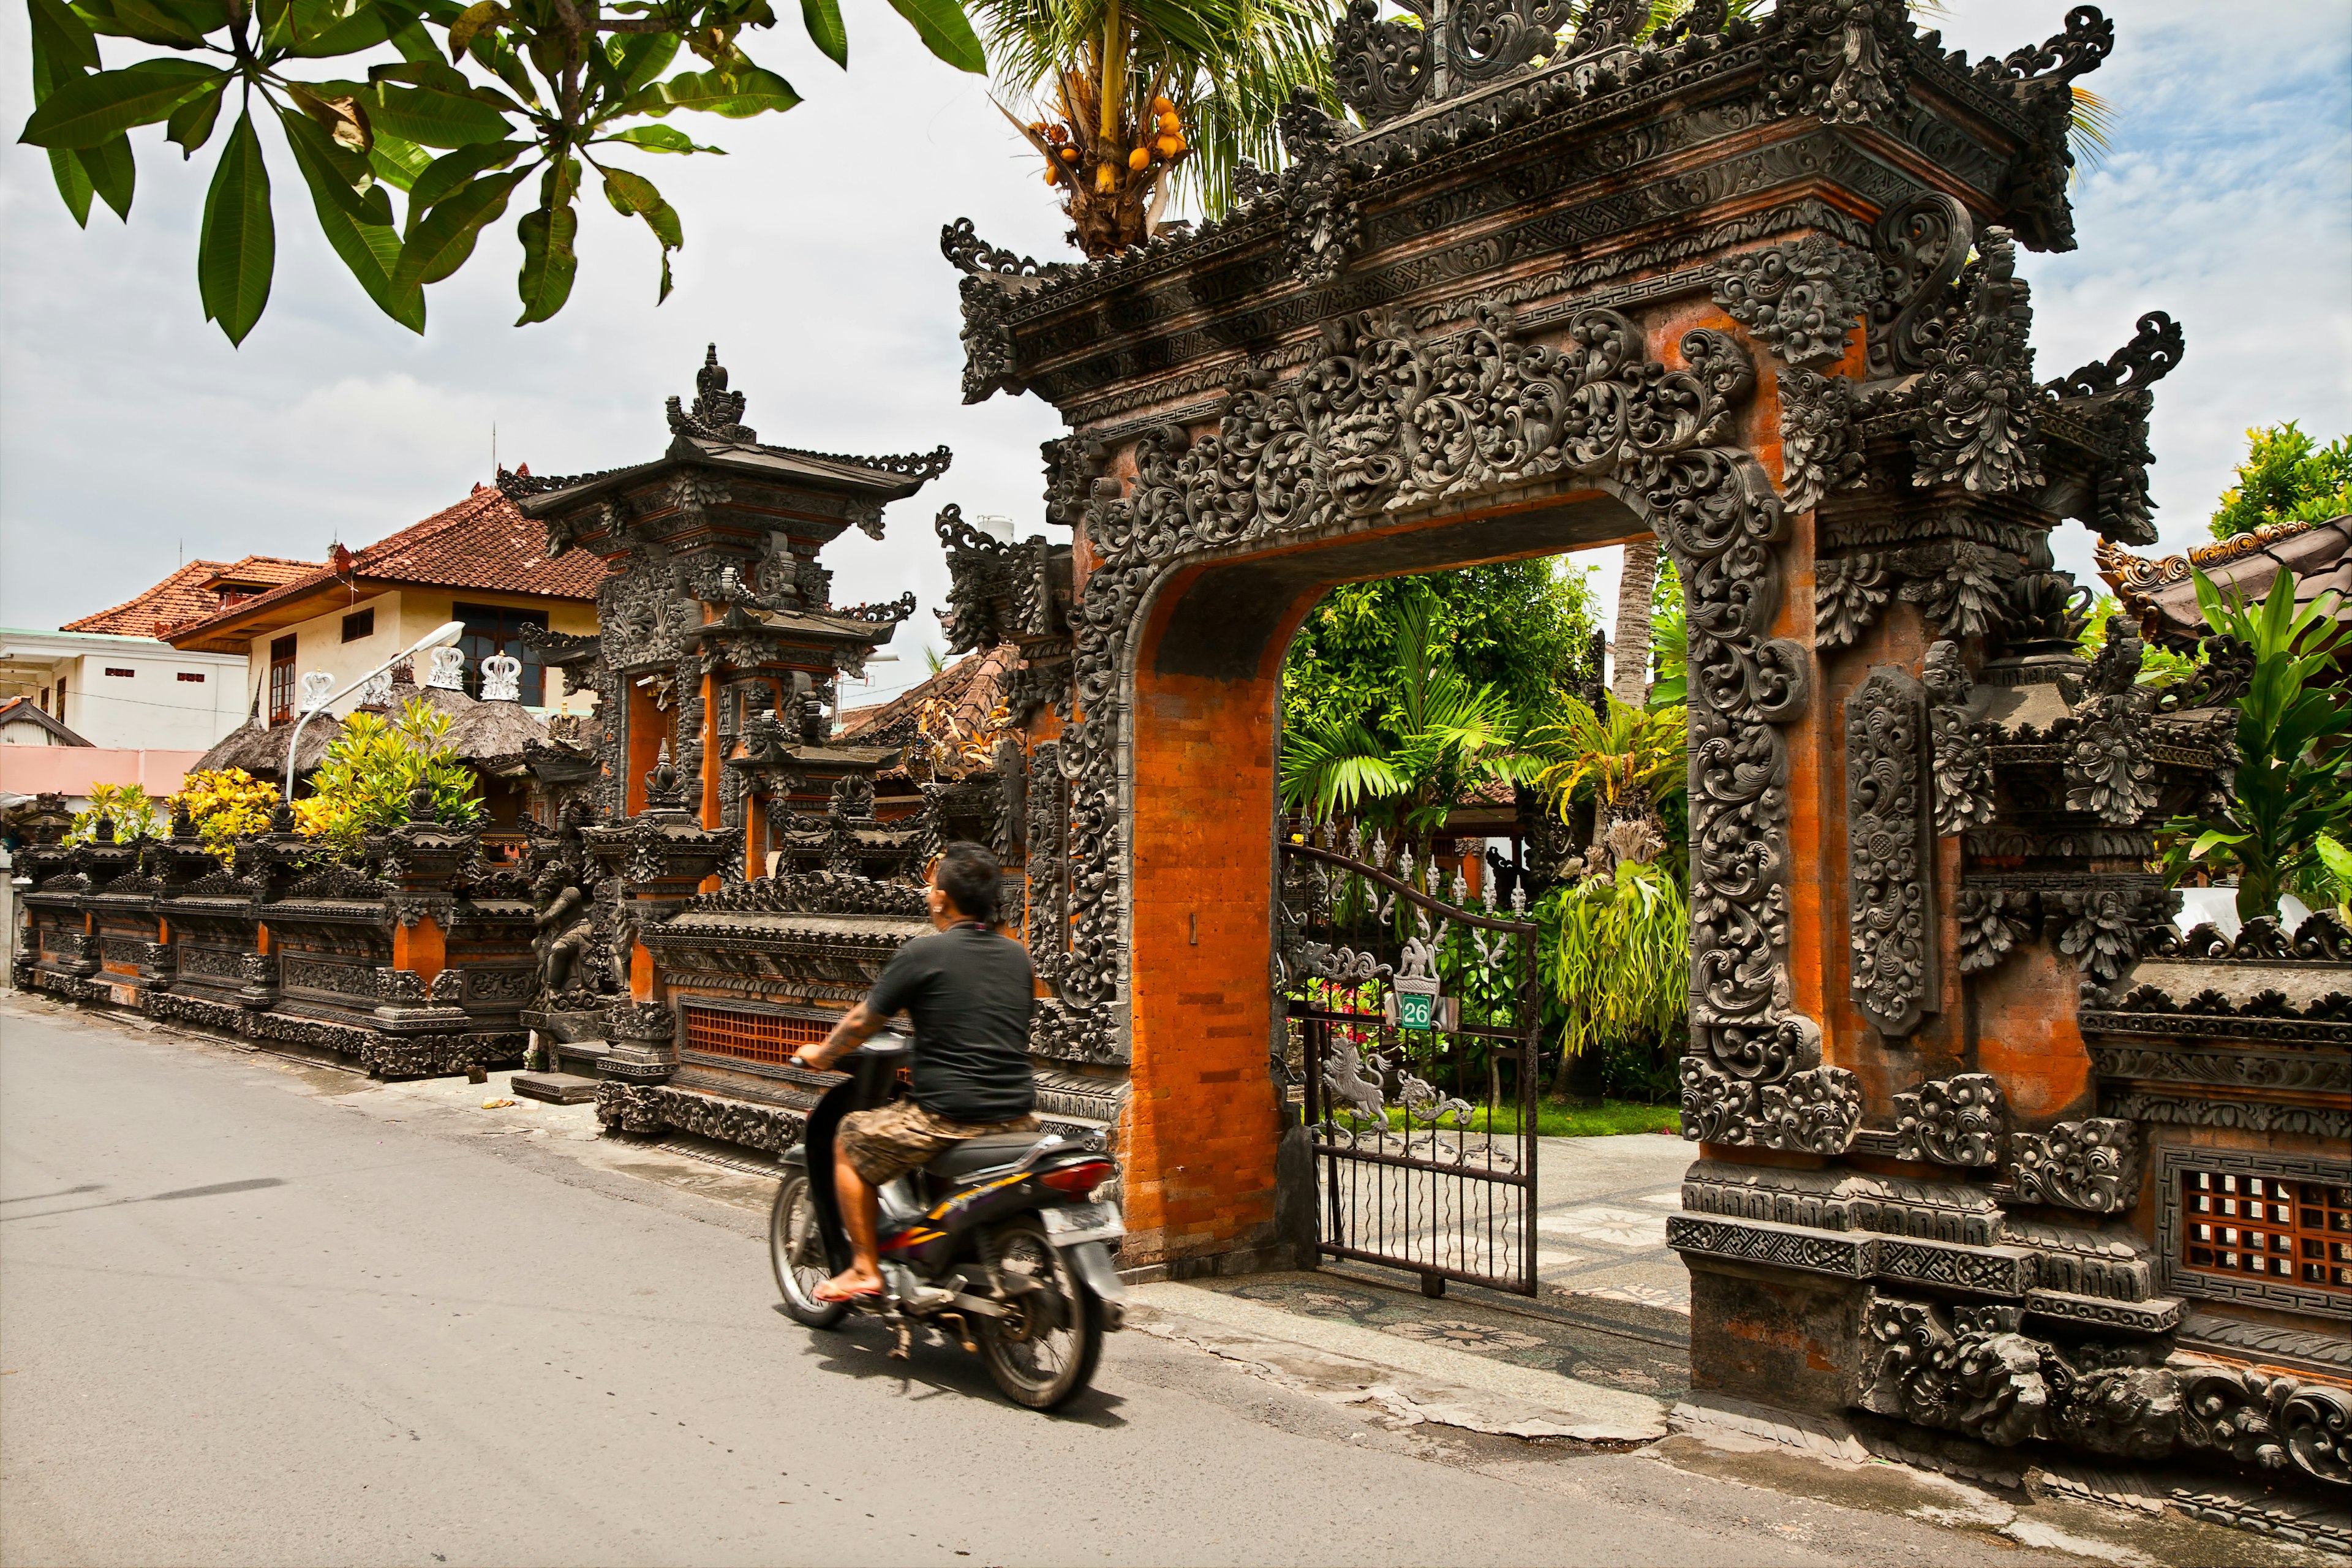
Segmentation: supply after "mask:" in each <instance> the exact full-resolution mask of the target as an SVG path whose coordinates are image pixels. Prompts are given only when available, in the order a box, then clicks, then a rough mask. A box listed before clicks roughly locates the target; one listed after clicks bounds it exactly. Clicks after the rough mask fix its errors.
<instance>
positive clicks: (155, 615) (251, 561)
mask: <svg viewBox="0 0 2352 1568" xmlns="http://www.w3.org/2000/svg"><path fill="white" fill-rule="evenodd" d="M319 564H320V563H318V562H316V561H294V560H289V559H288V558H287V557H285V556H282V555H248V556H247V557H246V558H245V559H244V560H242V561H191V562H189V563H187V564H186V565H185V566H183V567H181V568H180V569H179V570H178V571H177V572H174V573H173V574H171V575H170V576H169V577H166V578H164V579H163V581H162V582H161V583H158V584H155V585H154V586H153V587H152V588H150V589H148V590H147V591H146V592H145V593H143V594H142V595H139V596H138V597H137V598H134V599H125V600H124V601H123V602H122V603H121V604H119V605H115V606H114V608H112V609H110V610H100V611H99V613H98V614H96V615H94V616H83V617H82V618H81V619H79V620H78V621H68V622H67V623H66V624H65V625H64V626H59V627H58V630H59V631H65V632H106V633H110V634H111V635H113V636H115V637H155V636H157V635H159V633H160V630H161V628H163V627H164V626H178V625H179V624H180V623H181V622H183V621H193V620H195V619H196V618H198V617H199V616H209V615H213V614H215V613H216V612H218V611H219V610H221V609H223V608H224V607H225V606H224V605H222V604H221V597H220V592H219V589H218V588H217V587H216V586H215V584H222V583H236V584H247V583H250V584H256V585H257V586H259V587H261V588H263V589H269V588H274V587H277V586H278V585H279V584H283V583H290V582H292V581H294V580H295V579H296V578H298V577H307V576H309V575H310V574H312V573H314V572H316V571H318V570H319Z"/></svg>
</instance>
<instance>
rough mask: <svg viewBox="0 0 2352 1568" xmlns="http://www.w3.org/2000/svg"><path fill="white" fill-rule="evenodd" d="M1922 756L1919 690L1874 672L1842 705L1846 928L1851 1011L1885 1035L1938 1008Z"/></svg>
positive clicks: (1930, 830) (1930, 838) (1896, 675)
mask: <svg viewBox="0 0 2352 1568" xmlns="http://www.w3.org/2000/svg"><path fill="white" fill-rule="evenodd" d="M1928 757H1929V752H1928V735H1927V694H1926V691H1925V689H1923V688H1922V687H1921V686H1920V684H1919V682H1917V681H1916V680H1914V679H1911V677H1910V676H1909V675H1908V674H1906V673H1905V672H1904V671H1902V670H1900V669H1895V668H1881V669H1874V670H1873V671H1871V673H1870V677H1869V679H1866V680H1864V682H1863V683H1862V684H1861V685H1860V686H1858V687H1856V688H1855V689H1853V694H1852V695H1850V696H1849V697H1847V698H1846V700H1845V780H1846V783H1845V791H1846V794H1845V821H1846V868H1847V871H1846V874H1847V880H1848V882H1849V884H1850V887H1849V890H1848V893H1847V902H1846V930H1847V942H1848V945H1849V946H1850V947H1851V949H1852V952H1851V954H1850V958H1849V962H1850V963H1851V964H1852V966H1853V982H1852V990H1853V1002H1854V1005H1855V1006H1857V1007H1859V1008H1861V1009H1862V1013H1863V1016H1864V1017H1866V1018H1868V1019H1869V1020H1870V1021H1871V1022H1872V1023H1873V1024H1875V1025H1876V1026H1878V1030H1879V1033H1880V1034H1882V1035H1886V1036H1903V1035H1907V1034H1909V1033H1911V1032H1912V1031H1913V1030H1914V1029H1916V1028H1917V1027H1918V1026H1919V1019H1920V1016H1921V1015H1922V1013H1923V1012H1925V1011H1927V1010H1929V1009H1931V1008H1933V1006H1934V1005H1935V999H1936V989H1937V958H1936V942H1935V932H1934V931H1933V929H1932V928H1933V920H1934V909H1933V902H1934V897H1933V889H1931V888H1930V886H1929V878H1930V873H1931V870H1932V868H1933V867H1934V865H1935V858H1936V837H1935V826H1934V824H1933V822H1932V821H1931V820H1930V811H1929V805H1928V793H1929V789H1930V785H1929V783H1928Z"/></svg>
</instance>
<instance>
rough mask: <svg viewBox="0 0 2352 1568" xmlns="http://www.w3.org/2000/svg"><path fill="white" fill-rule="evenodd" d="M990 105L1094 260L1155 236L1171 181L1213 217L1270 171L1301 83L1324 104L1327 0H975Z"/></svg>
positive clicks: (1327, 99)
mask: <svg viewBox="0 0 2352 1568" xmlns="http://www.w3.org/2000/svg"><path fill="white" fill-rule="evenodd" d="M970 10H971V16H972V17H973V19H974V20H975V21H977V22H978V23H979V24H980V26H981V28H982V32H983V33H984V34H985V35H986V37H987V44H988V56H989V58H990V59H991V60H992V61H993V62H995V68H994V82H995V87H996V91H997V95H998V96H997V107H998V108H999V109H1000V110H1003V113H1004V115H1005V117H1006V118H1007V119H1009V120H1011V121H1013V124H1014V125H1015V126H1016V127H1018V128H1019V130H1020V132H1021V134H1022V135H1023V136H1024V137H1025V138H1026V139H1027V140H1028V142H1029V144H1030V145H1031V146H1033V147H1034V148H1035V149H1036V150H1037V154H1038V156H1039V157H1041V158H1043V159H1044V160H1045V183H1046V184H1049V185H1052V186H1053V187H1054V188H1055V191H1056V192H1057V193H1058V194H1059V195H1060V196H1061V198H1062V205H1063V210H1064V211H1066V212H1067V213H1068V214H1069V216H1070V242H1071V243H1072V244H1073V245H1076V247H1078V248H1079V249H1080V250H1083V251H1085V252H1086V253H1087V258H1089V259H1092V258H1098V257H1104V256H1109V255H1112V254H1115V253H1116V252H1118V251H1120V250H1123V249H1125V248H1127V247H1129V246H1133V245H1140V244H1141V243H1143V241H1144V240H1146V239H1148V238H1150V237H1151V233H1152V230H1153V229H1154V227H1155V226H1157V225H1158V223H1159V222H1160V214H1161V213H1162V212H1164V211H1165V210H1166V208H1167V205H1168V202H1169V201H1170V199H1171V196H1172V195H1175V193H1176V191H1177V189H1178V187H1179V186H1183V187H1186V188H1188V189H1190V190H1191V191H1192V192H1193V193H1194V194H1196V195H1199V196H1200V198H1201V202H1202V206H1203V207H1204V208H1205V209H1206V210H1208V211H1210V212H1222V211H1223V209H1224V208H1225V207H1226V206H1227V205H1230V203H1231V200H1232V195H1233V188H1234V186H1233V179H1234V169H1235V167H1236V166H1237V165H1238V164H1239V163H1240V162H1241V161H1242V160H1243V159H1244V158H1246V159H1250V160H1252V161H1254V162H1255V163H1259V164H1262V165H1266V166H1271V165H1272V164H1273V163H1275V162H1276V158H1277V155H1278V153H1279V151H1280V143H1279V141H1278V139H1277V136H1276V122H1277V121H1278V120H1279V118H1280V116H1281V113H1282V110H1283V108H1284V106H1285V105H1286V104H1287V103H1288V102H1289V101H1290V99H1291V94H1292V92H1293V90H1294V89H1297V88H1301V87H1304V88H1307V89H1311V90H1312V91H1313V92H1314V94H1315V96H1316V97H1317V98H1318V100H1321V101H1323V102H1324V103H1325V104H1326V105H1327V106H1329V107H1332V108H1334V109H1336V107H1337V105H1338V102H1339V100H1338V97H1337V95H1336V94H1335V93H1334V92H1333V90H1332V88H1331V61H1330V53H1331V24H1332V19H1333V15H1334V12H1335V10H1336V7H1335V6H1334V5H1331V4H1330V3H1329V0H971V5H970Z"/></svg>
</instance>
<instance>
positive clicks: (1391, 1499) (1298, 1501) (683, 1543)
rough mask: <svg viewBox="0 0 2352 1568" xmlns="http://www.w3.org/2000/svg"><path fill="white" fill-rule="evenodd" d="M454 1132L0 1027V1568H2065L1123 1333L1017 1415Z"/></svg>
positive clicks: (677, 1239) (684, 1216)
mask: <svg viewBox="0 0 2352 1568" xmlns="http://www.w3.org/2000/svg"><path fill="white" fill-rule="evenodd" d="M477 1092H478V1091H477ZM481 1129H482V1119H480V1118H477V1119H476V1120H475V1121H473V1122H470V1123H469V1122H468V1121H466V1119H465V1116H464V1114H463V1110H462V1109H460V1108H457V1107H453V1106H451V1105H448V1104H446V1103H444V1104H427V1103H425V1102H424V1101H422V1100H418V1099H415V1098H404V1097H402V1096H400V1095H398V1094H396V1093H395V1092H394V1091H390V1090H386V1089H380V1088H373V1087H370V1086H368V1085H367V1084H366V1083H365V1080H362V1079H352V1078H349V1077H346V1076H344V1075H342V1074H340V1073H335V1072H330V1071H326V1070H323V1069H319V1068H307V1069H306V1068H296V1067H292V1066H289V1065H288V1064H286V1063H284V1062H282V1061H276V1060H273V1059H271V1058H257V1057H253V1056H248V1055H244V1054H239V1053H236V1052H233V1051H231V1050H229V1049H227V1048H226V1047H221V1046H218V1045H214V1044H208V1043H203V1042H197V1041H193V1040H189V1039H185V1038H175V1037H170V1036H168V1035H162V1034H141V1033H138V1032H137V1031H135V1030H134V1029H132V1028H130V1027H127V1026H122V1025H118V1024H114V1023H110V1022H104V1021H88V1020H82V1019H77V1018H74V1017H71V1016H56V1017H38V1016H29V1015H28V1014H27V1013H26V1012H25V1011H24V1010H23V1006H22V999H19V998H14V997H12V998H8V999H7V1000H6V1001H5V1003H0V1562H5V1563H10V1564H36V1563H110V1564H112V1563H240V1564H268V1563H460V1564H463V1563H501V1564H504V1563H966V1562H970V1563H1103V1562H1109V1563H1348V1564H1350V1565H1351V1568H1352V1565H1356V1564H1368V1563H1477V1564H1487V1563H1661V1564H1666V1563H1671V1564H1678V1565H1679V1564H1689V1563H1705V1564H1709V1565H1710V1568H1730V1565H1734V1564H1742V1563H1939V1564H1940V1563H1978V1562H1987V1563H1990V1562H2000V1563H2011V1564H2013V1563H2023V1562H2038V1561H2047V1562H2070V1561H2079V1560H2078V1559H2074V1558H2069V1557H2063V1556H2059V1555H2054V1554H2048V1553H2044V1552H2037V1551H2033V1550H2021V1549H2020V1548H2019V1546H2018V1545H2017V1544H2016V1543H2015V1542H2011V1541H2006V1540H2003V1541H1996V1540H1994V1539H1991V1538H1990V1537H1989V1536H1987V1535H1985V1534H1983V1533H1979V1532H1978V1531H1969V1530H1947V1529H1943V1528H1940V1527H1938V1526H1937V1525H1935V1524H1933V1523H1930V1522H1927V1521H1926V1520H1924V1519H1916V1518H1907V1517H1904V1513H1903V1510H1902V1509H1901V1507H1900V1506H1892V1507H1890V1508H1889V1509H1888V1510H1883V1511H1882V1510H1869V1509H1856V1508H1849V1507H1843V1506H1838V1505H1835V1504H1832V1503H1829V1502H1823V1501H1817V1500H1808V1499H1806V1498H1803V1497H1794V1496H1787V1495H1782V1494H1781V1493H1778V1492H1774V1491H1768V1490H1763V1489H1759V1488H1758V1487H1755V1486H1750V1485H1746V1484H1742V1482H1740V1481H1739V1480H1736V1479H1724V1478H1722V1477H1710V1476H1708V1475H1706V1474H1704V1473H1699V1472H1695V1471H1694V1470H1692V1469H1690V1468H1676V1467H1675V1465H1673V1464H1669V1463H1666V1462H1663V1461H1662V1460H1661V1459H1660V1458H1657V1457H1656V1456H1655V1455H1654V1454H1652V1453H1625V1454H1604V1453H1595V1452H1591V1451H1589V1450H1580V1449H1578V1448H1576V1447H1574V1446H1566V1447H1540V1446H1536V1445H1528V1444H1522V1443H1518V1442H1517V1441H1516V1440H1514V1439H1507V1438H1475V1437H1467V1436H1466V1435H1457V1437H1460V1438H1464V1439H1466V1440H1456V1437H1445V1436H1432V1435H1431V1429H1429V1428H1425V1427H1417V1428H1412V1430H1411V1431H1408V1432H1405V1433H1395V1432H1391V1431H1388V1430H1385V1429H1383V1428H1382V1427H1381V1426H1380V1425H1379V1424H1378V1423H1377V1422H1376V1421H1374V1420H1373V1419H1371V1417H1370V1415H1365V1414H1362V1413H1360V1412H1358V1411H1356V1410H1352V1409H1340V1408H1335V1407H1334V1406H1333V1405H1329V1404H1328V1403H1320V1402H1318V1401H1316V1400H1314V1399H1311V1398H1308V1397H1306V1396H1305V1395H1303V1394H1297V1393H1296V1392H1294V1391H1292V1390H1289V1389H1286V1388H1284V1387H1281V1386H1278V1385H1276V1384H1270V1383H1268V1382H1266V1381H1264V1380H1262V1379H1260V1378H1258V1377H1255V1376H1253V1375H1251V1374H1250V1373H1249V1372H1247V1371H1245V1370H1244V1369H1243V1368H1240V1367H1237V1366H1235V1365H1234V1364H1232V1363H1228V1362H1223V1361H1219V1360H1215V1359H1213V1358H1211V1357H1208V1356H1206V1355H1203V1354H1202V1353H1200V1352H1197V1351H1195V1350H1192V1349H1191V1348H1190V1347H1187V1346H1183V1345H1181V1344H1173V1343H1169V1342H1163V1341H1160V1340H1155V1339H1152V1338H1150V1337H1147V1336H1145V1335H1142V1334H1139V1333H1134V1332H1129V1333H1127V1334H1123V1335H1118V1336H1116V1337H1114V1338H1113V1340H1112V1341H1111V1343H1110V1348H1109V1350H1108V1352H1107V1354H1106V1357H1105V1363H1104V1367H1103V1371H1102V1373H1101V1376H1100V1379H1099V1382H1098V1384H1097V1389H1096V1391H1095V1392H1094V1393H1093V1394H1090V1395H1088V1396H1087V1397H1086V1398H1085V1399H1084V1400H1082V1401H1081V1402H1080V1403H1078V1404H1077V1405H1076V1406H1075V1407H1074V1408H1073V1409H1071V1410H1070V1411H1068V1412H1067V1413H1066V1414H1064V1415H1061V1416H1058V1417H1046V1416H1040V1415H1034V1414H1033V1413H1030V1412H1026V1411H1023V1410H1020V1409H1017V1408H1014V1407H1013V1406H1011V1405H1007V1404H1005V1403H1004V1402H1003V1401H1002V1400H1001V1399H999V1398H998V1397H996V1396H995V1394H994V1393H993V1392H992V1389H991V1388H990V1386H989V1384H988V1383H987V1379H986V1375H985V1373H983V1372H982V1369H981V1367H980V1365H979V1363H978V1360H977V1358H975V1357H971V1356H967V1355H965V1354H963V1353H961V1352H958V1351H954V1350H952V1349H950V1348H934V1349H930V1350H928V1351H918V1352H917V1356H916V1359H915V1361H914V1363H912V1365H911V1368H910V1369H902V1368H901V1367H900V1366H898V1364H895V1363H889V1362H887V1360H886V1359H885V1358H884V1356H883V1354H882V1340H881V1338H880V1336H879V1334H878V1333H877V1331H873V1330H872V1329H870V1328H869V1329H867V1330H866V1331H859V1332H851V1333H840V1334H812V1333H810V1332H809V1331H806V1330H803V1329H801V1328H799V1327H797V1326H796V1325H794V1324H793V1323H792V1322H791V1321H789V1320H787V1319H785V1318H784V1317H783V1316H782V1314H781V1313H780V1312H779V1311H777V1310H776V1309H775V1306H774V1300H775V1292H774V1289H773V1286H772V1282H771V1280H770V1279H769V1277H768V1269H767V1259H766V1252H765V1247H764V1245H763V1243H762V1242H761V1219H760V1217H759V1216H757V1215H754V1214H752V1213H751V1212H750V1211H749V1210H748V1209H746V1208H744V1207H741V1206H730V1205H726V1204H722V1203H719V1202H713V1201H710V1200H709V1199H708V1198H705V1197H701V1196H697V1195H694V1194H688V1193H685V1192H681V1191H678V1190H677V1189H676V1188H675V1187H674V1186H665V1185H663V1184H660V1183H658V1182H654V1181H647V1180H643V1179H640V1178H637V1177H634V1176H631V1175H628V1174H625V1173H620V1172H617V1171H615V1170H614V1169H611V1168H609V1166H606V1167H599V1166H597V1165H596V1164H595V1163H593V1162H587V1163H583V1160H582V1159H581V1158H578V1157H575V1156H574V1154H572V1152H568V1151H567V1150H565V1149H563V1148H558V1147H554V1146H551V1145H550V1144H548V1143H545V1142H538V1143H534V1142H530V1140H528V1139H525V1138H520V1137H502V1138H491V1137H484V1136H481V1135H480V1133H481ZM583 1136H584V1135H583ZM575 1147H577V1148H581V1149H584V1148H585V1147H586V1145H584V1144H582V1145H576V1146H575ZM1718 1468H1723V1467H1718ZM1729 1469H1730V1470H1731V1471H1732V1472H1734V1473H1741V1472H1740V1467H1738V1466H1736V1465H1735V1466H1731V1467H1729Z"/></svg>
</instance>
